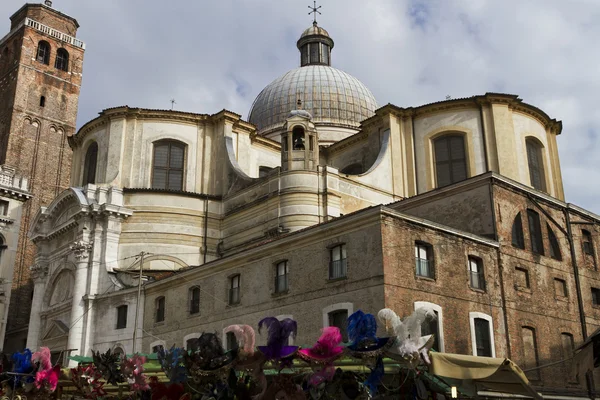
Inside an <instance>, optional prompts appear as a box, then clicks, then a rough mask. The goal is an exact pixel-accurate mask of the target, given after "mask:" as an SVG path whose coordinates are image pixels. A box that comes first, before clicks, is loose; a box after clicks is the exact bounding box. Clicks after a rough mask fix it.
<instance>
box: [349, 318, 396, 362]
mask: <svg viewBox="0 0 600 400" xmlns="http://www.w3.org/2000/svg"><path fill="white" fill-rule="evenodd" d="M348 338H349V339H350V341H351V342H352V343H351V344H350V345H349V346H348V349H350V350H351V354H352V355H353V356H354V357H358V358H362V357H363V355H362V354H361V353H365V354H366V353H371V352H377V351H379V350H380V349H381V348H383V347H384V346H385V345H386V344H388V341H389V338H378V337H377V320H376V319H375V316H374V315H373V314H365V313H364V312H362V311H361V310H358V311H356V312H355V313H354V314H352V315H351V316H350V317H348Z"/></svg>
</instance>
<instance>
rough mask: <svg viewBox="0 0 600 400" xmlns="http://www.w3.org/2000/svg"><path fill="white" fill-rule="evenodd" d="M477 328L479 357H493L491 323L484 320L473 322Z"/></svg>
mask: <svg viewBox="0 0 600 400" xmlns="http://www.w3.org/2000/svg"><path fill="white" fill-rule="evenodd" d="M473 322H474V326H475V349H476V350H477V354H476V355H477V356H479V357H491V356H492V338H491V335H490V322H489V321H488V320H486V319H483V318H475V319H474V320H473Z"/></svg>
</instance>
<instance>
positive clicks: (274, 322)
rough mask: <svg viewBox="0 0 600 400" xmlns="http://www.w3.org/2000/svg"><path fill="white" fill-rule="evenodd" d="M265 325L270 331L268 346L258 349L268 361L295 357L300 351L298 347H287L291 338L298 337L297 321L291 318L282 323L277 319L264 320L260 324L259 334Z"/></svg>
mask: <svg viewBox="0 0 600 400" xmlns="http://www.w3.org/2000/svg"><path fill="white" fill-rule="evenodd" d="M263 325H264V326H266V327H267V329H268V334H267V345H266V346H258V349H259V350H260V351H261V352H262V353H263V354H264V355H265V357H266V358H267V359H269V360H280V359H282V358H286V357H289V356H291V355H293V354H294V353H295V352H296V350H298V346H288V345H287V343H288V340H289V338H290V337H293V338H295V337H296V333H297V331H298V325H297V324H296V321H294V320H293V319H290V318H285V319H283V320H281V321H279V320H278V319H277V318H275V317H267V318H263V319H262V320H261V321H260V322H259V323H258V332H259V333H260V331H261V329H262V327H263Z"/></svg>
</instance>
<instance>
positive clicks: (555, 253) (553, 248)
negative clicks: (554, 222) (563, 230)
mask: <svg viewBox="0 0 600 400" xmlns="http://www.w3.org/2000/svg"><path fill="white" fill-rule="evenodd" d="M546 230H548V241H549V242H550V257H552V258H554V259H555V260H558V261H561V260H562V254H561V253H560V245H559V244H558V239H556V235H555V234H554V232H553V231H552V228H550V225H548V224H546Z"/></svg>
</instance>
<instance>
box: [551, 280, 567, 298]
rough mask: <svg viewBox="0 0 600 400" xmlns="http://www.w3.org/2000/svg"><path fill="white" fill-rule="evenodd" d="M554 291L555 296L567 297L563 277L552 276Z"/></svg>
mask: <svg viewBox="0 0 600 400" xmlns="http://www.w3.org/2000/svg"><path fill="white" fill-rule="evenodd" d="M554 293H555V294H556V296H557V297H567V296H568V293H567V282H566V281H565V280H564V279H559V278H554Z"/></svg>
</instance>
